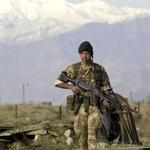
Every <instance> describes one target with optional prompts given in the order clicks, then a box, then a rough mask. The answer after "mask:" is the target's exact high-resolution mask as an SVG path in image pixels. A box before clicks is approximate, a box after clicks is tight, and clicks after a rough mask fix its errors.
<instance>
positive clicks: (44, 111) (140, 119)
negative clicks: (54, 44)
mask: <svg viewBox="0 0 150 150" xmlns="http://www.w3.org/2000/svg"><path fill="white" fill-rule="evenodd" d="M131 105H132V107H137V103H135V102H134V103H133V102H132V103H131ZM139 106H140V114H138V115H137V114H134V118H135V122H136V127H137V130H138V134H139V137H140V141H141V142H142V143H143V145H144V146H147V147H149V146H150V130H149V125H150V117H149V116H150V111H149V110H150V101H144V102H142V103H140V105H139ZM0 114H1V115H0V122H1V125H0V131H1V132H2V131H3V128H4V127H5V128H6V127H13V126H17V127H21V130H24V131H25V130H27V129H28V130H29V128H25V129H22V126H24V127H26V126H27V125H31V126H30V127H31V130H32V128H33V127H34V128H36V132H37V133H38V134H36V135H38V140H35V138H36V137H35V136H34V137H33V138H30V139H29V140H28V141H27V140H26V141H23V140H22V141H21V142H20V141H19V140H18V141H15V142H10V143H9V142H8V143H7V148H6V147H5V144H3V143H4V142H3V141H0V150H6V149H9V150H28V149H31V150H32V149H35V150H43V149H44V150H50V149H53V150H55V149H56V150H57V149H64V150H67V149H68V150H70V149H77V147H71V146H68V145H67V144H66V137H65V136H64V132H65V131H66V130H67V127H69V128H72V125H71V123H70V122H72V121H73V113H72V112H69V111H67V110H66V108H65V107H64V106H53V105H52V104H50V103H41V104H34V105H33V104H20V105H0ZM43 122H44V127H42V128H38V129H37V126H38V125H39V124H40V125H41V124H42V125H43ZM52 124H53V126H52ZM66 124H67V125H66ZM33 125H34V126H33ZM45 125H46V126H48V127H47V129H45ZM55 125H56V126H55ZM53 127H54V128H55V129H53ZM41 129H42V130H43V131H46V132H47V133H50V134H43V133H42V132H43V131H42V132H41ZM56 129H58V130H59V131H58V130H56ZM1 132H0V134H1ZM58 132H60V134H59V135H58ZM30 133H31V132H30ZM41 133H42V134H41ZM19 136H20V134H19ZM30 136H31V135H30ZM31 137H32V136H31ZM39 137H40V138H39ZM11 138H12V137H11ZM19 138H20V137H19ZM101 145H103V144H101ZM105 149H106V148H105ZM108 149H109V148H108ZM111 149H113V148H111ZM115 149H117V148H115ZM124 149H126V148H124ZM129 149H130V148H129ZM132 149H133V147H132ZM135 149H136V148H135Z"/></svg>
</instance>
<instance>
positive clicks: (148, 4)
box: [67, 0, 150, 9]
mask: <svg viewBox="0 0 150 150" xmlns="http://www.w3.org/2000/svg"><path fill="white" fill-rule="evenodd" d="M67 1H69V2H72V3H81V2H85V1H87V0H67ZM104 1H106V2H107V3H109V4H112V5H114V6H117V7H125V6H130V7H138V8H148V9H150V0H104Z"/></svg>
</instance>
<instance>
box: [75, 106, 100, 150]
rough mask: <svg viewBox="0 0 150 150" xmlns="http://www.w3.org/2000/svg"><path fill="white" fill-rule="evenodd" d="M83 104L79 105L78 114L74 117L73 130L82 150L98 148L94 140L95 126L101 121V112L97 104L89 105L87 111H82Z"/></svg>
mask: <svg viewBox="0 0 150 150" xmlns="http://www.w3.org/2000/svg"><path fill="white" fill-rule="evenodd" d="M84 110H85V108H84V104H82V105H81V107H80V109H79V112H78V114H77V115H76V116H75V119H74V130H75V133H76V135H77V136H78V139H79V145H80V148H81V149H82V150H87V149H88V150H99V149H100V148H99V144H98V142H97V140H96V132H95V130H96V127H97V126H98V124H99V123H101V113H100V110H99V108H98V107H97V106H92V105H90V106H89V112H85V111H84Z"/></svg>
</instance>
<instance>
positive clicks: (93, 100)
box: [90, 96, 101, 107]
mask: <svg viewBox="0 0 150 150" xmlns="http://www.w3.org/2000/svg"><path fill="white" fill-rule="evenodd" d="M90 105H93V106H99V107H100V105H101V103H100V98H99V97H97V96H95V97H94V98H91V99H90Z"/></svg>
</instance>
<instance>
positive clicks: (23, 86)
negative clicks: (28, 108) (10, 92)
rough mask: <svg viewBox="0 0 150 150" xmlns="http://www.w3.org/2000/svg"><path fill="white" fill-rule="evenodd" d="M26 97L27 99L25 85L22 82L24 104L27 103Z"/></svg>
mask: <svg viewBox="0 0 150 150" xmlns="http://www.w3.org/2000/svg"><path fill="white" fill-rule="evenodd" d="M25 99H26V97H25V85H24V84H22V102H23V104H25Z"/></svg>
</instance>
